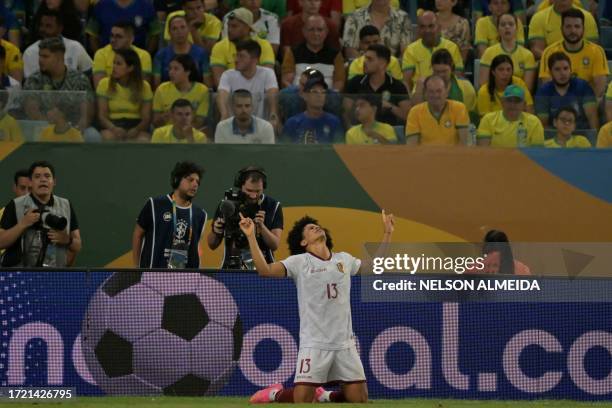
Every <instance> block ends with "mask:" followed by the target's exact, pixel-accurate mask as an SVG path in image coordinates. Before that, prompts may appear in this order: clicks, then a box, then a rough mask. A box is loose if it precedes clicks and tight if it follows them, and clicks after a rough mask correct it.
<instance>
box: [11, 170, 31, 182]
mask: <svg viewBox="0 0 612 408" xmlns="http://www.w3.org/2000/svg"><path fill="white" fill-rule="evenodd" d="M20 177H27V178H30V172H29V171H28V170H26V169H21V170H17V171H16V172H15V174H14V175H13V182H14V184H15V185H17V182H18V181H19V178H20Z"/></svg>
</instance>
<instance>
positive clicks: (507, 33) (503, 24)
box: [497, 14, 516, 40]
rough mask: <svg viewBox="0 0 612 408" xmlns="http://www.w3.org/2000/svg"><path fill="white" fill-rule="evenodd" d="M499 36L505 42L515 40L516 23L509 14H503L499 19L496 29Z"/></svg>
mask: <svg viewBox="0 0 612 408" xmlns="http://www.w3.org/2000/svg"><path fill="white" fill-rule="evenodd" d="M497 30H498V31H499V35H500V37H501V38H503V39H505V40H514V39H515V38H516V21H514V17H512V16H511V15H509V14H504V15H503V16H501V17H500V18H499V24H498V27H497Z"/></svg>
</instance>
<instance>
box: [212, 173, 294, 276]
mask: <svg viewBox="0 0 612 408" xmlns="http://www.w3.org/2000/svg"><path fill="white" fill-rule="evenodd" d="M234 187H235V189H230V190H227V191H226V192H225V199H224V200H223V201H221V203H220V204H219V206H218V207H217V210H216V212H215V217H214V222H213V225H212V231H211V232H210V233H209V234H208V237H207V241H208V247H209V248H210V249H212V250H215V249H217V248H218V247H219V245H221V242H222V241H225V248H224V255H223V263H222V265H221V268H223V269H254V264H253V261H252V257H251V252H250V251H249V244H248V242H247V239H246V237H245V236H244V234H243V233H242V231H241V230H240V227H239V225H238V223H239V222H240V213H241V214H242V215H243V216H244V217H248V218H252V219H253V221H254V222H255V226H256V228H257V243H258V244H259V248H260V249H261V252H263V254H264V256H265V258H266V261H267V262H274V255H273V252H274V251H275V250H276V249H277V248H278V246H279V243H280V238H281V234H282V233H283V209H282V207H281V204H280V202H278V201H276V200H275V199H273V198H272V197H269V196H267V195H265V194H264V190H265V189H266V187H267V176H266V173H265V172H264V169H262V168H261V167H257V166H248V167H245V168H243V169H242V170H240V171H239V172H238V173H237V174H236V177H235V179H234Z"/></svg>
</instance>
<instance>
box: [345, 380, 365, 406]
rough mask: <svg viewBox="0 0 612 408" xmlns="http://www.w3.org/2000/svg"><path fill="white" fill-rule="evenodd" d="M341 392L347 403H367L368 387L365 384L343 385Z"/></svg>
mask: <svg viewBox="0 0 612 408" xmlns="http://www.w3.org/2000/svg"><path fill="white" fill-rule="evenodd" d="M342 392H343V393H344V398H345V399H346V401H347V402H352V403H364V402H368V387H367V385H366V383H357V384H344V385H343V386H342Z"/></svg>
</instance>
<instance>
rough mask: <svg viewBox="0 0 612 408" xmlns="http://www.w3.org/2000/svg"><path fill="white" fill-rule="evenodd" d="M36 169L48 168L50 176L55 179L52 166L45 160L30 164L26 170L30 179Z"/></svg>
mask: <svg viewBox="0 0 612 408" xmlns="http://www.w3.org/2000/svg"><path fill="white" fill-rule="evenodd" d="M37 167H46V168H48V169H49V170H51V175H52V176H53V177H55V167H53V165H52V164H51V163H49V162H48V161H46V160H39V161H35V162H34V163H32V164H30V168H29V169H28V177H29V178H30V179H31V178H32V174H34V170H35V169H36V168H37Z"/></svg>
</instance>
